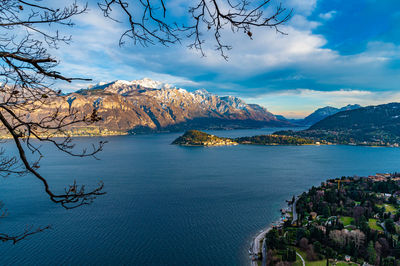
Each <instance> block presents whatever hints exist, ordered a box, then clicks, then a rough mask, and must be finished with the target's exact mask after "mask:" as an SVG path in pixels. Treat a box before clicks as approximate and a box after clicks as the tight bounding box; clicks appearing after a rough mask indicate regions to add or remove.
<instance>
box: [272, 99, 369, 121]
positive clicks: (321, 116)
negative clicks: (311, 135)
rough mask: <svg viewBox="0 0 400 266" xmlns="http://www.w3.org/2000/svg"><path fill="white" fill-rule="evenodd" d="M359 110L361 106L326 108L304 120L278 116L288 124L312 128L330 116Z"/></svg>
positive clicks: (349, 105) (316, 111)
mask: <svg viewBox="0 0 400 266" xmlns="http://www.w3.org/2000/svg"><path fill="white" fill-rule="evenodd" d="M358 108H361V106H360V105H358V104H348V105H346V106H344V107H342V108H335V107H332V106H326V107H323V108H319V109H317V110H315V111H314V112H313V113H311V114H310V115H308V116H307V117H305V118H304V119H286V118H284V117H282V116H278V118H280V119H281V120H286V121H288V122H291V123H293V124H296V125H299V126H312V125H314V124H315V123H317V122H319V121H321V120H323V119H325V118H327V117H328V116H331V115H334V114H336V113H339V112H342V111H348V110H355V109H358Z"/></svg>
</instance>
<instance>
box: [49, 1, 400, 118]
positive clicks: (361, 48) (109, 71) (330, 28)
mask: <svg viewBox="0 0 400 266" xmlns="http://www.w3.org/2000/svg"><path fill="white" fill-rule="evenodd" d="M191 2H193V3H194V2H195V0H191V1H187V0H167V1H166V3H167V11H168V13H167V15H169V16H170V18H171V19H177V20H178V21H185V19H187V4H188V3H191ZM277 4H279V2H277V1H275V2H274V1H271V6H272V7H274V6H276V5H277ZM282 4H283V5H284V6H285V7H287V8H293V17H292V19H291V20H290V21H289V22H288V23H287V24H286V25H285V26H283V27H281V30H282V31H284V32H285V33H287V35H282V34H278V33H276V32H275V31H274V30H272V29H256V30H254V31H253V36H254V38H253V40H250V39H249V38H248V36H247V35H245V34H243V33H241V34H231V33H230V32H229V31H227V32H224V40H226V42H227V43H229V44H231V45H232V46H233V49H232V50H231V51H229V53H228V56H229V60H228V61H226V60H224V59H223V58H222V57H221V56H219V55H218V53H217V52H215V51H214V50H213V49H212V47H213V45H214V44H213V43H212V42H210V43H209V46H206V57H201V56H200V55H199V53H198V52H196V51H195V50H191V49H188V48H187V47H186V44H187V43H185V42H183V44H182V45H175V46H172V47H169V48H167V47H162V46H160V45H156V46H150V47H146V48H144V47H140V46H135V45H134V44H133V43H132V42H129V40H126V43H125V45H124V46H122V47H120V46H119V45H118V41H119V37H120V35H121V33H122V32H123V31H124V29H126V27H125V24H124V23H117V22H112V21H110V20H107V19H105V18H104V17H103V16H102V14H101V12H100V11H99V9H98V8H97V6H96V5H95V3H89V8H90V10H89V11H88V12H87V13H86V14H83V15H80V16H78V17H76V18H75V19H74V22H75V23H76V26H75V27H74V28H71V29H66V31H68V33H70V34H71V35H72V37H73V42H72V43H71V44H70V45H68V46H65V47H64V46H62V47H60V49H59V50H57V51H55V52H54V53H55V54H56V56H57V57H58V58H59V59H60V60H61V64H60V66H59V70H60V71H64V72H67V73H69V74H70V76H80V77H82V76H83V77H90V78H92V79H93V82H92V83H98V82H101V81H112V80H117V79H124V80H134V79H140V78H143V77H149V78H152V79H155V80H160V81H163V82H168V83H172V84H174V85H175V86H178V87H183V88H187V89H188V90H194V89H198V88H205V89H206V90H208V91H209V92H212V93H216V94H219V95H234V96H238V97H241V98H243V99H245V100H246V101H247V102H249V103H258V104H261V105H263V106H265V107H266V108H268V109H269V110H270V111H272V112H273V113H276V114H283V115H285V116H288V117H302V116H305V115H307V114H308V113H310V112H312V111H313V110H314V109H316V108H319V107H323V106H326V105H331V106H336V107H340V106H344V105H347V104H355V103H358V104H361V105H371V104H380V103H387V102H392V101H400V90H399V84H400V8H399V7H400V4H399V3H398V0H380V1H378V0H352V1H349V0H282ZM115 16H117V18H118V13H115ZM121 21H123V19H121ZM58 85H59V86H60V87H62V88H63V89H64V90H65V91H71V90H75V89H78V88H82V87H87V86H88V85H89V84H88V83H82V82H75V83H73V84H71V85H67V84H58Z"/></svg>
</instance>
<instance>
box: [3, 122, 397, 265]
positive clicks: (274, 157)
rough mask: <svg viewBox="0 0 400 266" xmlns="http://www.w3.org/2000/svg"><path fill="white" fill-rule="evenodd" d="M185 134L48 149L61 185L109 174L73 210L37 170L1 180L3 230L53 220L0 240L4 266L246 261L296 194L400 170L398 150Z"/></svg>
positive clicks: (45, 164) (53, 178) (45, 166)
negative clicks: (257, 237) (83, 149)
mask: <svg viewBox="0 0 400 266" xmlns="http://www.w3.org/2000/svg"><path fill="white" fill-rule="evenodd" d="M271 131H273V130H272V129H267V130H266V129H264V130H237V131H218V132H213V133H215V134H217V135H220V136H245V135H254V134H261V133H269V132H271ZM178 135H179V134H156V135H137V136H120V137H109V138H80V139H77V142H78V144H80V145H86V144H90V143H93V142H95V141H98V140H100V139H102V140H104V139H106V140H108V141H109V143H108V144H107V146H106V147H105V150H104V151H103V152H102V153H101V154H100V155H99V158H100V159H101V160H94V159H80V158H73V157H68V156H66V155H64V154H61V153H59V152H56V151H55V150H54V149H51V148H50V147H48V146H44V147H43V150H44V151H45V152H46V154H47V156H46V157H45V158H44V159H43V161H42V166H41V168H40V171H41V173H43V174H44V175H45V176H47V177H48V179H49V181H50V183H51V186H52V187H53V188H54V189H55V190H57V189H58V190H61V189H63V187H64V186H65V185H67V184H69V183H71V182H72V181H73V180H74V179H77V180H78V181H79V182H80V183H84V184H96V182H97V181H98V180H103V181H104V183H105V190H106V191H107V194H106V195H105V196H102V197H100V198H98V199H96V200H95V202H94V204H92V205H90V206H84V207H81V208H78V209H74V210H69V211H67V210H64V209H63V208H61V207H60V206H57V205H55V204H53V203H51V202H50V200H49V199H48V198H47V196H46V194H44V193H43V187H42V186H41V184H40V183H39V182H38V181H36V180H35V179H34V178H33V177H31V176H24V177H9V178H6V179H0V200H2V201H3V202H4V203H5V204H6V207H7V208H8V210H9V215H8V217H6V218H4V219H1V220H0V232H18V231H21V230H23V229H24V228H25V227H26V226H30V225H32V226H44V225H48V224H50V225H51V226H52V229H51V230H48V231H45V232H43V233H40V234H37V235H35V236H32V237H30V238H29V239H28V240H25V241H22V242H20V243H19V244H17V245H15V246H14V245H12V244H11V243H0V265H76V264H79V265H115V264H128V265H246V264H248V257H247V248H248V246H249V243H250V242H251V238H252V236H253V235H254V234H256V233H257V232H258V231H259V230H260V229H262V228H265V227H266V226H267V225H268V224H269V223H271V222H272V221H274V220H276V219H277V218H278V215H279V209H280V208H281V207H283V206H284V204H285V200H286V199H289V198H291V196H292V195H293V194H299V193H301V192H302V191H304V190H306V189H307V188H309V187H310V186H312V185H318V184H320V183H321V181H323V180H325V179H327V178H330V177H338V176H342V175H354V174H357V175H368V174H372V173H375V172H393V171H400V149H399V148H372V147H354V146H245V145H242V146H230V147H208V148H202V147H179V146H173V145H169V144H170V143H171V141H173V140H174V139H175V138H176V137H177V136H178ZM0 145H1V146H4V147H6V148H10V144H8V143H5V144H0Z"/></svg>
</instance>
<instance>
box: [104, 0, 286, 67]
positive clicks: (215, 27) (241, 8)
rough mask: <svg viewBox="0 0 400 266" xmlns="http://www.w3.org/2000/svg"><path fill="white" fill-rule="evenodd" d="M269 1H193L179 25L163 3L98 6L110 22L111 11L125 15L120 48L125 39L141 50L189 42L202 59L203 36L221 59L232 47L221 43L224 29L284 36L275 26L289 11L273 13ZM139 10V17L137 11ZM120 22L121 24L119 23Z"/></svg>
mask: <svg viewBox="0 0 400 266" xmlns="http://www.w3.org/2000/svg"><path fill="white" fill-rule="evenodd" d="M270 2H271V0H261V1H260V0H255V1H250V0H197V1H188V3H191V4H192V3H193V5H189V7H188V8H189V10H188V11H189V14H190V18H191V19H190V21H189V22H188V23H186V24H185V23H179V22H177V21H174V20H173V19H170V18H169V17H168V15H167V14H168V13H167V11H168V1H165V0H154V1H150V0H140V1H128V0H103V1H101V2H100V3H98V5H99V7H100V9H101V10H102V11H103V13H104V16H105V17H107V18H110V19H112V20H114V21H119V20H118V18H114V17H113V9H120V10H121V11H122V13H123V14H125V15H126V17H127V20H128V28H127V30H126V31H125V32H124V33H123V34H122V36H121V38H120V44H123V43H124V42H125V39H126V38H128V39H132V40H133V42H134V43H135V44H136V43H139V44H141V45H143V46H147V45H149V44H155V43H161V44H162V45H166V46H168V45H172V44H175V43H180V42H181V40H182V39H185V38H188V39H189V40H190V43H189V45H188V46H189V47H190V48H194V49H197V50H199V51H200V52H201V54H202V55H203V56H204V55H205V53H204V49H203V45H204V44H205V42H206V38H205V35H204V34H205V33H207V32H210V33H211V35H212V36H213V39H214V43H215V49H216V50H217V51H219V52H220V54H221V56H222V57H223V58H225V59H227V58H228V56H227V54H226V52H227V51H228V50H230V49H231V48H232V47H231V45H230V44H227V43H225V42H224V41H223V40H222V39H223V37H222V33H223V31H224V29H225V28H227V29H230V30H231V31H232V32H234V33H237V32H241V33H244V34H246V35H247V36H248V37H249V38H252V37H253V28H260V27H261V28H272V29H274V30H276V32H278V33H281V34H285V33H284V32H283V31H281V30H280V29H279V26H280V25H281V24H283V23H285V22H287V21H288V20H289V19H290V17H291V15H292V10H287V9H286V8H284V7H283V6H282V5H278V6H277V7H276V9H275V10H273V11H271V10H269V9H268V7H269V6H270ZM138 9H140V12H139V14H140V15H137V16H135V15H134V14H138V12H137V10H138ZM119 22H121V21H119Z"/></svg>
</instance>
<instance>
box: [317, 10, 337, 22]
mask: <svg viewBox="0 0 400 266" xmlns="http://www.w3.org/2000/svg"><path fill="white" fill-rule="evenodd" d="M336 14H337V11H336V10H331V11H329V12H327V13H321V14H319V17H320V18H322V19H323V20H330V19H332V18H333V17H334V16H335V15H336Z"/></svg>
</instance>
